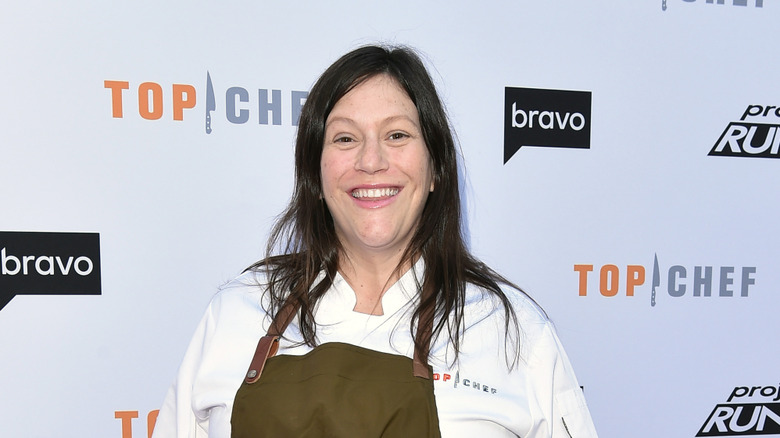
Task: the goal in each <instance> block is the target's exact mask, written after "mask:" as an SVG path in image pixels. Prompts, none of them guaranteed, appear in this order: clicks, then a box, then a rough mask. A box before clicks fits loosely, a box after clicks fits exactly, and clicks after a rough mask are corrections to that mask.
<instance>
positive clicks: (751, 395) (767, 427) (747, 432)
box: [696, 385, 780, 437]
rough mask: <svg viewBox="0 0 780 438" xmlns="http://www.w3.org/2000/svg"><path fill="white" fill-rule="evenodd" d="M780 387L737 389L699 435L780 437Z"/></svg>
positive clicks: (715, 410)
mask: <svg viewBox="0 0 780 438" xmlns="http://www.w3.org/2000/svg"><path fill="white" fill-rule="evenodd" d="M778 401H780V385H778V386H774V385H770V386H737V387H735V388H734V390H732V391H731V394H730V395H729V397H728V399H726V403H721V404H718V405H716V406H715V409H713V410H712V413H710V415H709V417H707V420H705V421H704V424H703V425H702V427H701V429H700V430H699V433H697V434H696V436H697V437H700V436H755V435H780V403H778Z"/></svg>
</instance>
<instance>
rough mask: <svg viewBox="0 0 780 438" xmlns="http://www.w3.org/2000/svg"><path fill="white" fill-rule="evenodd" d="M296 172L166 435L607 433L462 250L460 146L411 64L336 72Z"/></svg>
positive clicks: (380, 54) (362, 53)
mask: <svg viewBox="0 0 780 438" xmlns="http://www.w3.org/2000/svg"><path fill="white" fill-rule="evenodd" d="M295 169H296V173H295V180H296V185H295V189H294V193H293V197H292V199H291V201H290V204H289V205H288V207H287V209H286V211H285V212H284V213H283V215H282V216H281V217H280V219H279V221H278V222H277V224H276V226H275V228H274V230H273V231H272V233H271V238H270V239H269V244H268V255H267V257H266V258H265V259H263V260H261V261H259V262H258V263H256V264H255V265H253V266H251V267H250V268H249V269H247V271H246V272H245V273H244V274H243V275H242V276H241V277H239V278H238V279H236V280H235V281H233V282H232V283H230V284H229V285H228V286H226V287H225V288H224V289H223V290H221V291H220V293H218V294H217V295H216V296H215V298H214V299H213V301H212V303H211V304H210V306H209V310H208V311H207V312H206V315H205V316H204V318H203V321H202V322H201V325H200V326H199V328H198V331H197V332H196V334H195V336H194V338H193V341H192V343H191V344H190V348H189V349H188V351H187V354H186V356H185V358H184V362H183V364H182V367H181V370H180V372H179V377H178V379H177V381H176V382H175V383H174V385H173V387H172V388H171V391H170V392H169V394H168V397H167V398H166V401H165V403H164V406H163V408H162V409H161V411H160V416H159V418H158V422H157V426H156V429H155V435H154V437H155V438H163V437H206V436H208V437H225V438H227V437H233V438H242V437H266V436H267V437H320V436H329V437H332V436H338V437H353V436H359V437H379V436H382V437H410V436H412V437H439V436H445V437H473V436H485V437H488V436H491V437H492V436H502V437H503V436H506V437H510V436H522V437H525V438H541V437H554V438H562V437H575V438H580V437H584V438H590V437H595V436H596V432H595V429H594V427H593V424H592V421H591V419H590V414H589V412H588V408H587V406H586V404H585V401H584V398H583V395H582V391H581V390H580V388H579V385H578V383H577V380H576V378H575V376H574V373H573V371H572V369H571V366H570V364H569V361H568V358H567V357H566V354H565V352H564V350H563V348H562V347H561V344H560V342H559V340H558V337H557V335H556V334H555V331H554V329H553V328H552V325H551V324H550V322H549V320H548V319H547V316H546V315H545V313H544V311H542V310H541V309H540V308H539V307H538V306H537V305H536V303H535V302H534V301H533V300H532V299H531V298H530V297H528V296H527V295H526V294H524V293H523V292H522V291H520V290H519V289H518V288H517V287H516V286H514V285H513V284H512V283H510V282H509V281H507V280H506V279H504V278H503V277H502V276H500V275H499V274H497V273H496V272H494V271H493V270H492V269H490V268H489V267H487V266H486V265H484V264H483V263H481V262H480V261H479V260H477V259H476V258H474V257H473V256H472V255H471V254H470V253H469V252H468V251H467V249H466V247H465V244H464V242H463V238H462V232H461V212H460V196H459V193H458V173H457V153H456V149H455V144H454V141H453V136H452V133H451V132H450V128H449V123H448V121H447V118H446V116H445V112H444V109H443V107H442V105H441V102H440V100H439V97H438V94H437V93H436V89H435V87H434V85H433V83H432V81H431V79H430V77H429V75H428V73H427V71H426V69H425V67H424V65H423V63H422V62H421V61H420V59H419V58H418V57H417V55H415V54H414V52H413V51H411V50H409V49H406V48H392V49H387V48H383V47H376V46H369V47H362V48H359V49H357V50H354V51H352V52H350V53H348V54H346V55H344V56H343V57H341V58H340V59H339V60H338V61H336V62H335V63H334V64H333V65H331V66H330V67H329V68H328V69H327V70H326V71H325V72H324V73H323V75H322V76H321V77H320V78H319V80H318V81H317V82H316V83H315V85H314V87H313V88H312V90H311V93H310V94H309V97H308V99H307V101H306V103H305V105H304V107H303V110H302V112H301V118H300V122H299V128H298V136H297V140H296V153H295ZM277 353H279V354H277ZM440 376H449V378H440ZM452 376H455V378H454V379H453V378H452ZM461 376H462V378H463V380H462V381H461V380H460V379H461ZM434 382H436V383H435V384H434ZM475 389H476V391H475Z"/></svg>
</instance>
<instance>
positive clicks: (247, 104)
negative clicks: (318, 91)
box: [103, 71, 309, 134]
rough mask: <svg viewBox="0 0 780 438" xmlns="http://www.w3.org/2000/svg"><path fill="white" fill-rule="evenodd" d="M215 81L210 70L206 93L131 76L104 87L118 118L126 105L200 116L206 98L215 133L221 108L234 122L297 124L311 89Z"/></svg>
mask: <svg viewBox="0 0 780 438" xmlns="http://www.w3.org/2000/svg"><path fill="white" fill-rule="evenodd" d="M214 84H215V82H214V81H212V78H211V73H210V72H208V71H207V72H206V77H205V83H204V87H203V88H202V93H203V94H199V92H198V89H197V88H196V87H195V85H193V84H171V85H170V88H168V87H164V86H163V85H162V84H160V83H157V82H153V81H146V82H141V83H139V84H137V85H136V84H134V83H132V84H131V82H130V81H127V80H105V81H103V87H104V88H105V89H107V90H109V92H110V107H111V117H113V118H115V119H122V118H124V117H125V110H126V109H128V110H130V109H131V108H137V110H138V115H139V116H140V117H141V118H142V119H144V120H160V119H163V118H165V117H171V118H172V119H173V120H174V121H182V120H184V118H185V114H186V117H198V112H197V107H198V105H199V104H200V102H201V100H203V99H205V104H204V105H203V107H202V111H203V112H201V113H200V114H201V115H202V117H203V126H204V130H205V132H206V134H211V133H212V131H213V129H214V122H215V121H216V120H218V119H217V118H216V116H217V114H219V113H220V112H224V114H225V120H227V121H228V122H229V123H231V124H234V125H243V124H246V123H249V122H250V120H252V119H255V120H257V124H259V125H269V124H271V125H282V122H283V121H284V123H285V124H290V125H292V126H297V125H298V119H299V118H300V115H301V109H302V108H303V104H304V103H305V102H306V98H307V96H308V95H309V93H308V92H307V91H295V90H293V91H289V92H284V93H283V92H282V90H278V89H267V88H258V89H257V92H256V93H250V91H249V90H248V89H247V88H244V87H240V86H229V87H226V88H224V91H218V89H217V88H215V86H214ZM131 88H132V90H131ZM168 90H170V92H169V91H168ZM199 96H200V97H199ZM133 104H135V105H133ZM193 111H195V113H194V114H193ZM166 114H168V115H167V116H166ZM287 114H289V118H287ZM285 120H286V121H285Z"/></svg>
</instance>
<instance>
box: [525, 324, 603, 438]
mask: <svg viewBox="0 0 780 438" xmlns="http://www.w3.org/2000/svg"><path fill="white" fill-rule="evenodd" d="M529 365H530V367H531V372H532V378H531V380H530V382H529V384H530V385H531V386H532V388H529V390H530V391H533V394H536V398H537V402H538V406H539V407H540V409H542V410H543V411H546V412H544V413H543V414H542V415H543V417H544V418H545V419H546V421H544V422H543V423H542V424H540V425H539V426H540V427H539V428H538V429H537V430H535V433H534V434H532V436H533V437H534V438H549V437H551V438H597V437H598V435H597V434H596V428H595V427H594V425H593V420H592V419H591V416H590V411H589V410H588V406H587V404H586V403H585V396H584V394H583V390H582V388H581V387H580V385H579V383H578V382H577V378H576V377H575V375H574V371H573V369H572V366H571V363H570V362H569V358H568V356H567V355H566V352H565V351H564V349H563V346H562V345H561V342H560V339H559V338H558V335H557V334H556V332H555V329H554V328H553V326H552V324H551V323H550V322H549V321H548V322H546V323H545V324H544V327H543V329H542V331H541V333H539V337H538V338H537V339H536V340H535V342H534V345H533V346H532V352H531V357H530V363H529ZM529 438H530V437H529Z"/></svg>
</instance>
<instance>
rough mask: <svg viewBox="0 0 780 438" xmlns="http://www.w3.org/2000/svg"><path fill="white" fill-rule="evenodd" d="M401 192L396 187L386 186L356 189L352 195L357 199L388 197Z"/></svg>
mask: <svg viewBox="0 0 780 438" xmlns="http://www.w3.org/2000/svg"><path fill="white" fill-rule="evenodd" d="M398 192H399V189H398V188H396V187H385V188H381V189H355V190H353V191H352V197H353V198H356V199H370V198H387V197H390V196H395V195H397V194H398Z"/></svg>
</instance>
